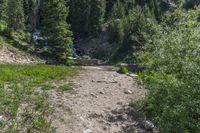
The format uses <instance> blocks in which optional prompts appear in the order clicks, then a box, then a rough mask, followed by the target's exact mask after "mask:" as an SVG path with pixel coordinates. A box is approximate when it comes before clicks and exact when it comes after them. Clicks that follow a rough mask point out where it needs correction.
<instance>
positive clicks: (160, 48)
mask: <svg viewBox="0 0 200 133" xmlns="http://www.w3.org/2000/svg"><path fill="white" fill-rule="evenodd" d="M199 15H200V10H199V7H197V9H196V10H190V11H186V10H182V9H177V10H175V11H174V12H173V13H168V14H166V15H165V16H164V17H163V20H162V22H161V23H160V24H159V25H156V29H157V30H156V34H154V35H153V36H152V37H151V39H149V40H148V41H147V43H146V44H145V46H144V47H143V50H142V51H140V52H139V56H138V58H139V61H140V64H141V65H142V66H145V68H146V69H145V71H143V72H141V73H140V74H139V75H140V79H141V83H142V84H143V85H144V86H145V87H146V88H147V89H148V90H149V93H148V94H147V97H146V100H145V101H144V104H143V109H144V111H145V113H146V115H147V116H148V117H150V118H152V120H154V122H156V124H157V126H158V128H159V129H160V132H161V133H199V131H200V101H199V99H200V45H199V42H200V28H199V27H200V24H199V22H198V21H197V20H198V17H199Z"/></svg>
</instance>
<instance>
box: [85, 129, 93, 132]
mask: <svg viewBox="0 0 200 133" xmlns="http://www.w3.org/2000/svg"><path fill="white" fill-rule="evenodd" d="M83 133H92V130H90V129H86V130H84V131H83Z"/></svg>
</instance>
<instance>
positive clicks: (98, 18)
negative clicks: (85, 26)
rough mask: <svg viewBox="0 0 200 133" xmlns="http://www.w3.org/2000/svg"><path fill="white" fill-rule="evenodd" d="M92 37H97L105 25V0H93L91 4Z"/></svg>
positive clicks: (90, 30)
mask: <svg viewBox="0 0 200 133" xmlns="http://www.w3.org/2000/svg"><path fill="white" fill-rule="evenodd" d="M90 6H91V9H90V20H89V21H90V27H89V32H90V35H97V34H98V33H99V32H100V30H101V28H102V25H103V22H104V15H105V6H106V3H105V0H92V1H91V3H90Z"/></svg>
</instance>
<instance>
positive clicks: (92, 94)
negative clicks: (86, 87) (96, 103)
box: [90, 93, 98, 98]
mask: <svg viewBox="0 0 200 133" xmlns="http://www.w3.org/2000/svg"><path fill="white" fill-rule="evenodd" d="M90 95H91V96H93V97H95V98H98V96H97V95H95V94H94V93H91V94H90Z"/></svg>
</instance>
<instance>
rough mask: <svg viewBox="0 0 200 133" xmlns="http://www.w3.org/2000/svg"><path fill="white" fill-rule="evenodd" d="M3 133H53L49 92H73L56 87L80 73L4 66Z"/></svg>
mask: <svg viewBox="0 0 200 133" xmlns="http://www.w3.org/2000/svg"><path fill="white" fill-rule="evenodd" d="M0 73H1V74H0V115H1V116H3V119H4V120H3V121H1V122H0V131H1V132H5V133H10V132H22V131H23V132H29V133H37V132H38V133H40V132H45V133H47V132H53V128H52V127H51V120H50V118H49V115H51V113H52V111H53V108H51V107H50V106H49V103H48V93H47V91H48V90H49V89H58V90H60V91H65V90H69V89H71V88H70V85H69V84H68V83H67V82H65V84H63V85H60V86H53V85H52V83H57V82H59V81H61V80H67V78H69V77H72V76H74V75H75V74H76V73H77V69H75V68H71V67H66V66H48V65H0Z"/></svg>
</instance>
